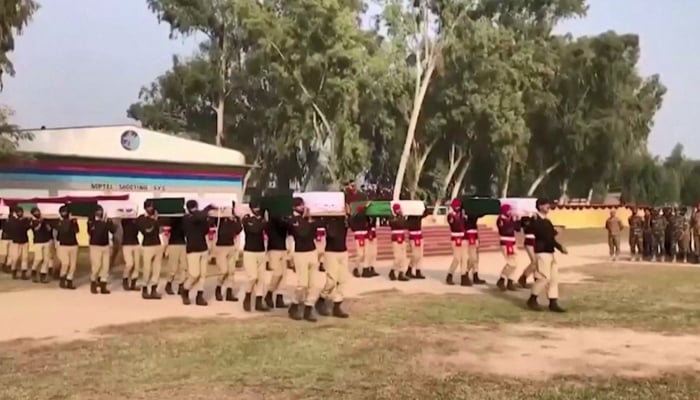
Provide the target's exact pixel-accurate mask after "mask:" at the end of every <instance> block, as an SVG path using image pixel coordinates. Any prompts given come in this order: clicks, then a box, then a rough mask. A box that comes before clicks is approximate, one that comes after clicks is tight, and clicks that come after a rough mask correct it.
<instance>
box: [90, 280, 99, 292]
mask: <svg viewBox="0 0 700 400" xmlns="http://www.w3.org/2000/svg"><path fill="white" fill-rule="evenodd" d="M97 286H98V285H97V282H95V281H92V282H90V293H92V294H97Z"/></svg>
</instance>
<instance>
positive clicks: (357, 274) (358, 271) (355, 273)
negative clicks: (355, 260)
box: [352, 268, 361, 278]
mask: <svg viewBox="0 0 700 400" xmlns="http://www.w3.org/2000/svg"><path fill="white" fill-rule="evenodd" d="M352 276H354V277H355V278H359V277H360V276H361V275H360V270H359V269H357V268H353V269H352Z"/></svg>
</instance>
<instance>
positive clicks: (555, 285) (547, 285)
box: [532, 253, 559, 299]
mask: <svg viewBox="0 0 700 400" xmlns="http://www.w3.org/2000/svg"><path fill="white" fill-rule="evenodd" d="M545 291H546V292H547V297H548V298H549V299H558V298H559V267H557V263H556V260H555V259H554V254H552V253H538V254H537V270H536V272H535V283H534V284H533V285H532V294H533V295H535V296H539V295H540V294H542V292H545Z"/></svg>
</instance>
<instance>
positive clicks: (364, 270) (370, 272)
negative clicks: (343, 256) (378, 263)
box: [362, 268, 373, 278]
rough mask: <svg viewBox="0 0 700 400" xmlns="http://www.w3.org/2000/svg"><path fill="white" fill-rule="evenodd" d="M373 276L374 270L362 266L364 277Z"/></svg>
mask: <svg viewBox="0 0 700 400" xmlns="http://www.w3.org/2000/svg"><path fill="white" fill-rule="evenodd" d="M372 276H373V275H372V271H370V270H369V268H362V277H363V278H371V277H372Z"/></svg>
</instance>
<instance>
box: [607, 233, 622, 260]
mask: <svg viewBox="0 0 700 400" xmlns="http://www.w3.org/2000/svg"><path fill="white" fill-rule="evenodd" d="M608 249H609V250H610V256H611V257H612V256H617V255H619V254H620V235H608Z"/></svg>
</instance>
